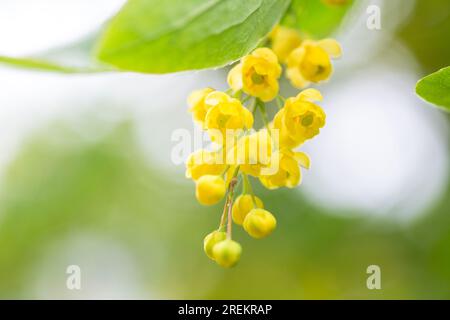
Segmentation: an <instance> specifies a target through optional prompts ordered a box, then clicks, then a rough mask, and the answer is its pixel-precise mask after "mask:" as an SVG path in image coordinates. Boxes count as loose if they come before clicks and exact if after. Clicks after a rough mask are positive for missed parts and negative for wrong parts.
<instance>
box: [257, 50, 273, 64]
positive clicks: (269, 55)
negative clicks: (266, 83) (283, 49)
mask: <svg viewBox="0 0 450 320" xmlns="http://www.w3.org/2000/svg"><path fill="white" fill-rule="evenodd" d="M252 56H254V57H258V58H263V59H265V60H267V61H269V62H270V63H273V64H276V63H278V58H277V55H276V54H275V53H274V52H273V51H272V50H271V49H269V48H258V49H256V50H255V51H253V53H252Z"/></svg>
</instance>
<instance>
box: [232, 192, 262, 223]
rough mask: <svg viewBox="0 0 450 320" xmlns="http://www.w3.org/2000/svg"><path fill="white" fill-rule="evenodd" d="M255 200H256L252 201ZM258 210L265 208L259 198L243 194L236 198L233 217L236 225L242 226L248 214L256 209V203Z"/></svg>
mask: <svg viewBox="0 0 450 320" xmlns="http://www.w3.org/2000/svg"><path fill="white" fill-rule="evenodd" d="M252 198H254V199H252ZM255 202H256V206H257V207H258V208H264V204H263V202H262V201H261V199H260V198H258V197H256V196H255V197H253V196H252V195H250V194H242V195H240V196H239V197H237V198H236V200H235V201H234V204H233V208H232V215H233V221H234V223H236V224H238V225H242V223H244V219H245V217H246V216H247V214H248V213H249V212H250V211H251V210H252V209H254V208H255V204H254V203H255Z"/></svg>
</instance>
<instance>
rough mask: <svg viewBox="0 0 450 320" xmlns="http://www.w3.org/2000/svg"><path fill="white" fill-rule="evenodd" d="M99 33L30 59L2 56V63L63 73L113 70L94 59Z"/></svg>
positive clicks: (0, 59)
mask: <svg viewBox="0 0 450 320" xmlns="http://www.w3.org/2000/svg"><path fill="white" fill-rule="evenodd" d="M97 38H98V32H96V33H94V34H91V35H89V36H88V37H86V38H83V39H81V40H79V41H76V42H74V43H72V44H69V45H67V46H64V47H61V48H54V49H51V50H49V51H46V52H42V53H38V54H35V55H32V56H28V57H7V56H1V55H0V63H5V64H9V65H11V66H14V67H18V68H25V69H34V70H40V71H54V72H63V73H91V72H104V71H111V70H113V68H112V67H110V66H107V65H104V64H102V63H100V62H98V61H96V59H95V58H94V57H93V51H94V47H95V44H96V40H97Z"/></svg>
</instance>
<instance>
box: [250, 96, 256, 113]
mask: <svg viewBox="0 0 450 320" xmlns="http://www.w3.org/2000/svg"><path fill="white" fill-rule="evenodd" d="M256 100H257V99H256V98H253V100H252V101H251V102H250V105H249V106H248V110H250V112H251V113H253V114H254V113H255V111H256V106H257V105H256Z"/></svg>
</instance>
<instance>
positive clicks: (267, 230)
mask: <svg viewBox="0 0 450 320" xmlns="http://www.w3.org/2000/svg"><path fill="white" fill-rule="evenodd" d="M276 226H277V220H276V219H275V217H274V216H273V215H272V214H271V213H270V212H269V211H267V210H264V209H253V210H251V211H250V212H249V213H248V214H247V216H246V217H245V220H244V230H245V231H247V233H248V234H249V235H251V236H252V237H253V238H256V239H261V238H264V237H267V236H268V235H269V234H271V233H272V231H273V230H275V227H276Z"/></svg>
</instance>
